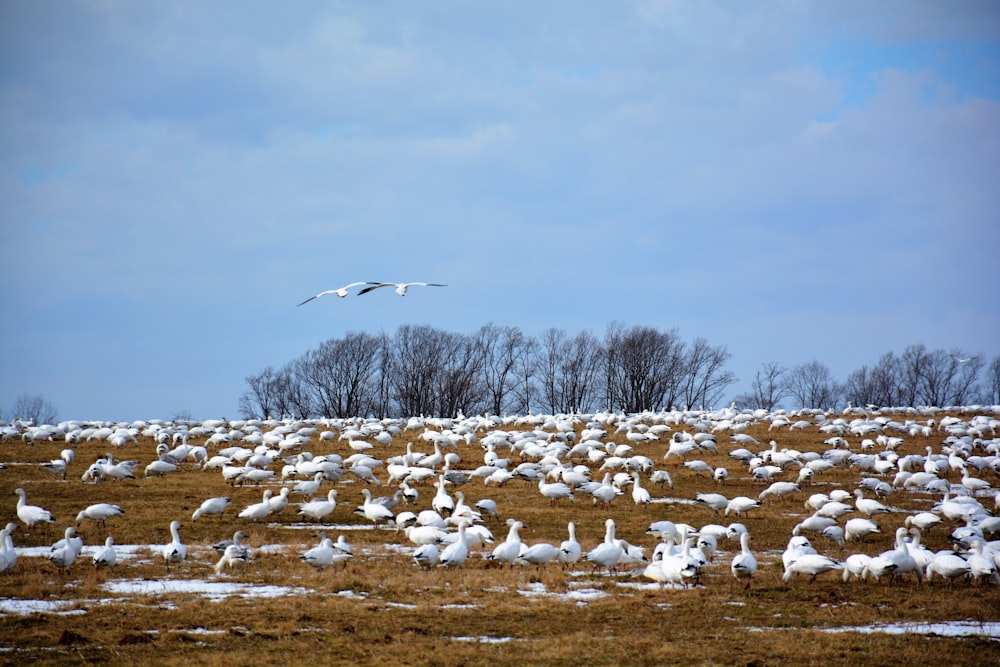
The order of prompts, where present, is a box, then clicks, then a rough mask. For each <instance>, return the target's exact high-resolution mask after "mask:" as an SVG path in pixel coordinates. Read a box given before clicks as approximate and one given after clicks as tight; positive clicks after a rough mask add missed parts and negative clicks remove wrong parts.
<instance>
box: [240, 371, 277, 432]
mask: <svg viewBox="0 0 1000 667" xmlns="http://www.w3.org/2000/svg"><path fill="white" fill-rule="evenodd" d="M245 379H246V383H247V384H248V385H249V389H247V391H245V392H243V395H242V396H240V413H242V415H243V416H244V417H247V418H251V417H253V418H260V419H271V418H273V417H279V416H281V412H280V411H279V409H278V402H279V399H278V393H279V387H278V385H279V379H278V373H277V372H276V371H275V370H274V367H273V366H268V367H266V368H264V370H262V371H260V372H259V373H256V374H255V375H248V376H247V377H246V378H245Z"/></svg>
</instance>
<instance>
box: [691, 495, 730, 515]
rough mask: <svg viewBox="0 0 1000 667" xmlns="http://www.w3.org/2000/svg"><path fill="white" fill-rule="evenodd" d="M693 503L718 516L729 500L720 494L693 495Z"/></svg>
mask: <svg viewBox="0 0 1000 667" xmlns="http://www.w3.org/2000/svg"><path fill="white" fill-rule="evenodd" d="M694 502H695V504H696V505H703V506H705V507H708V508H709V509H711V510H712V511H713V512H715V513H716V514H718V513H719V512H720V511H722V510H724V509H726V507H727V506H728V505H729V498H726V497H725V496H724V495H722V494H721V493H699V494H696V495H695V498H694Z"/></svg>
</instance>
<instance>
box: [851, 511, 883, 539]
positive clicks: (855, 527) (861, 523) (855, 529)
mask: <svg viewBox="0 0 1000 667" xmlns="http://www.w3.org/2000/svg"><path fill="white" fill-rule="evenodd" d="M880 532H882V531H881V530H879V527H878V524H876V523H875V522H874V521H872V520H871V519H862V518H860V517H857V518H854V519H848V520H847V523H845V524H844V537H845V538H846V539H848V540H857V541H858V542H863V541H864V539H865V538H866V537H868V536H869V535H871V534H873V533H880Z"/></svg>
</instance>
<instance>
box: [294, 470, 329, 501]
mask: <svg viewBox="0 0 1000 667" xmlns="http://www.w3.org/2000/svg"><path fill="white" fill-rule="evenodd" d="M324 479H326V473H325V472H323V471H322V470H320V471H319V472H317V473H316V474H315V475H313V478H312V479H310V480H305V481H302V482H299V483H298V484H296V485H295V486H293V487H292V493H294V494H296V495H300V496H305V497H307V498H309V497H312V496H313V495H314V494H315V493H316V492H317V491H319V487H320V485H322V483H323V480H324Z"/></svg>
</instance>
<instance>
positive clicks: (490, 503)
mask: <svg viewBox="0 0 1000 667" xmlns="http://www.w3.org/2000/svg"><path fill="white" fill-rule="evenodd" d="M476 509H477V510H479V512H480V513H481V514H482V515H483V516H486V517H493V518H494V519H496V520H497V521H499V520H500V512H499V511H498V510H497V503H496V501H495V500H493V499H492V498H483V499H482V500H479V501H476Z"/></svg>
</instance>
